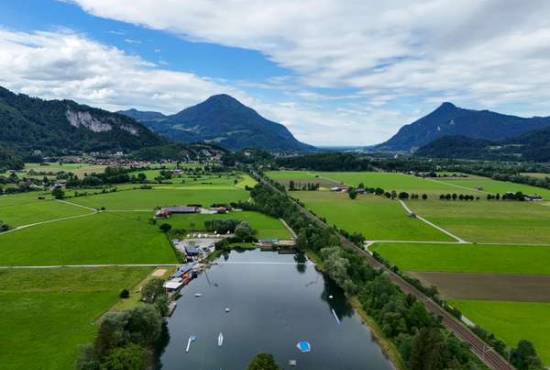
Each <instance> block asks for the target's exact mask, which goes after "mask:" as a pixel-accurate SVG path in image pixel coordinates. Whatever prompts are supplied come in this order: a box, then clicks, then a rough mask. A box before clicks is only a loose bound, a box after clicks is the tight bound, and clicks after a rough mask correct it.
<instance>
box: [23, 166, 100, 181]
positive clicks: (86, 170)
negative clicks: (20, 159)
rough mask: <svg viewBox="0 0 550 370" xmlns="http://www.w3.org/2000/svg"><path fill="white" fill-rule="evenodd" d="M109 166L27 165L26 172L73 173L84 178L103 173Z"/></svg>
mask: <svg viewBox="0 0 550 370" xmlns="http://www.w3.org/2000/svg"><path fill="white" fill-rule="evenodd" d="M106 167H107V166H103V165H93V164H88V163H64V164H59V163H48V165H46V166H45V165H41V164H40V163H25V170H26V171H30V170H34V171H35V172H54V173H55V172H62V171H63V172H71V173H74V174H75V175H76V176H77V177H79V178H83V177H84V174H92V173H102V172H104V171H105V168H106Z"/></svg>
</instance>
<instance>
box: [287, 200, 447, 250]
mask: <svg viewBox="0 0 550 370" xmlns="http://www.w3.org/2000/svg"><path fill="white" fill-rule="evenodd" d="M291 195H292V196H294V197H297V198H299V199H300V200H301V201H302V202H304V203H305V205H306V207H307V208H308V209H310V210H312V211H314V212H315V213H316V214H317V215H318V216H320V217H325V218H326V219H327V221H328V223H329V224H336V225H338V226H339V227H340V228H342V229H344V230H346V231H348V232H360V233H362V234H363V235H364V236H365V238H367V239H369V240H421V241H422V240H425V241H430V240H432V241H452V240H453V239H451V238H450V237H448V236H447V235H445V234H443V233H441V232H439V231H438V230H436V229H434V228H432V227H431V226H428V225H426V224H425V223H423V222H422V221H420V220H418V219H415V218H410V217H408V214H407V212H406V211H405V210H404V209H403V208H402V207H401V205H400V204H399V203H398V202H397V201H392V200H388V199H386V198H384V197H380V196H376V195H359V196H358V197H357V199H355V200H351V199H349V197H348V195H347V194H342V193H331V192H323V191H309V192H307V191H299V192H293V193H291ZM418 202H422V201H421V200H419V201H418Z"/></svg>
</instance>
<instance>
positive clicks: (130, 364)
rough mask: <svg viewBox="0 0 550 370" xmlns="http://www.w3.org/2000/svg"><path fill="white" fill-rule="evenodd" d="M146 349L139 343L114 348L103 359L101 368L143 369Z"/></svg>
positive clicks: (116, 369) (111, 369)
mask: <svg viewBox="0 0 550 370" xmlns="http://www.w3.org/2000/svg"><path fill="white" fill-rule="evenodd" d="M144 368H145V349H143V348H142V347H140V346H138V345H137V344H133V343H131V344H129V345H127V346H126V347H120V348H115V349H113V350H112V351H111V352H110V353H109V354H108V355H107V357H106V358H105V359H104V360H103V362H102V363H101V366H100V370H143V369H144Z"/></svg>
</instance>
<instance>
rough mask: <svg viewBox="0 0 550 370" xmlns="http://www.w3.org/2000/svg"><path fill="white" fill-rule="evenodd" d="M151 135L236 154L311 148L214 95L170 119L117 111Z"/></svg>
mask: <svg viewBox="0 0 550 370" xmlns="http://www.w3.org/2000/svg"><path fill="white" fill-rule="evenodd" d="M118 113H121V114H124V115H127V116H129V117H132V118H134V119H135V120H137V121H139V122H141V123H143V124H144V125H146V126H147V127H149V128H150V129H151V130H153V131H154V132H156V133H158V134H160V135H162V136H165V137H167V138H170V139H172V140H175V141H178V142H180V143H191V142H206V143H214V144H218V145H220V146H222V147H225V148H228V149H232V150H238V149H245V148H257V149H263V150H268V151H281V152H304V151H306V152H307V151H313V150H315V148H314V147H313V146H311V145H307V144H304V143H302V142H300V141H298V140H296V138H294V136H293V135H292V133H290V131H289V130H288V129H287V128H286V127H285V126H283V125H281V124H280V123H276V122H273V121H270V120H268V119H265V118H264V117H262V116H261V115H259V114H258V113H257V112H256V111H255V110H253V109H251V108H249V107H247V106H245V105H243V104H242V103H240V102H239V101H238V100H237V99H235V98H233V97H231V96H229V95H225V94H222V95H214V96H212V97H210V98H208V99H207V100H205V101H204V102H202V103H200V104H197V105H195V106H193V107H190V108H186V109H184V110H182V111H181V112H179V113H176V114H174V115H163V114H162V113H159V112H142V111H138V110H135V109H130V110H126V111H120V112H118Z"/></svg>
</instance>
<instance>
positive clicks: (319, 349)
mask: <svg viewBox="0 0 550 370" xmlns="http://www.w3.org/2000/svg"><path fill="white" fill-rule="evenodd" d="M297 259H298V260H300V258H299V257H297V256H295V255H282V254H277V253H276V252H263V251H260V250H248V251H241V252H238V251H232V252H231V253H228V254H227V255H225V256H223V257H220V258H219V259H218V260H217V261H216V262H217V263H218V264H217V265H215V266H213V267H211V268H210V269H209V270H208V271H207V272H206V273H202V274H200V275H199V277H198V278H197V279H195V280H193V281H192V282H191V283H190V284H189V285H188V286H187V287H185V288H184V289H183V290H182V294H183V296H182V297H181V298H180V299H179V300H178V307H177V309H176V311H175V312H174V314H173V316H172V317H170V318H169V319H168V332H169V339H168V343H167V345H166V347H165V349H164V352H163V353H162V354H161V357H160V361H161V363H162V369H163V370H176V369H177V370H181V369H185V370H203V369H204V370H214V369H224V370H245V369H246V366H247V364H248V363H249V362H250V360H251V359H252V358H253V357H254V356H255V355H256V354H257V353H260V352H267V353H271V354H273V355H274V356H275V359H276V361H277V362H278V363H279V365H280V366H281V368H283V369H289V368H290V366H289V360H296V362H297V366H296V367H295V368H296V369H309V370H329V369H330V370H359V369H361V370H364V369H370V370H392V369H393V368H394V367H393V365H392V364H391V362H389V361H388V360H387V359H386V358H385V357H384V355H383V353H382V351H381V349H380V347H379V346H378V344H377V343H376V342H375V341H374V340H373V338H372V336H371V332H370V330H369V328H368V327H367V326H365V325H363V324H362V323H361V318H360V317H359V316H358V315H357V314H356V313H355V312H354V310H353V308H352V307H351V306H350V305H349V304H348V303H347V301H346V299H345V297H344V294H343V292H342V291H341V290H340V289H339V288H338V287H337V286H336V285H335V284H334V283H333V282H332V281H331V280H329V279H328V278H325V277H324V276H323V275H322V274H321V273H319V272H317V271H316V270H315V267H314V265H313V264H312V263H311V262H309V261H307V262H306V263H303V262H302V263H297V262H296V260H297ZM195 293H201V294H202V296H201V297H200V298H197V297H195ZM329 297H332V298H329ZM225 308H229V309H230V312H228V313H227V312H225ZM332 309H334V311H335V312H336V314H337V316H338V318H339V320H340V324H339V323H338V321H337V320H336V318H335V317H334V314H333V312H332ZM220 332H222V333H223V336H224V341H223V346H221V347H219V346H218V335H219V333H220ZM190 335H195V336H196V338H197V339H196V341H195V342H193V343H192V344H191V347H190V351H189V352H188V353H186V352H185V348H186V346H187V341H188V338H189V336H190ZM299 341H308V342H309V343H310V344H311V352H309V353H301V352H300V351H298V349H297V347H296V344H297V343H298V342H299Z"/></svg>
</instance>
